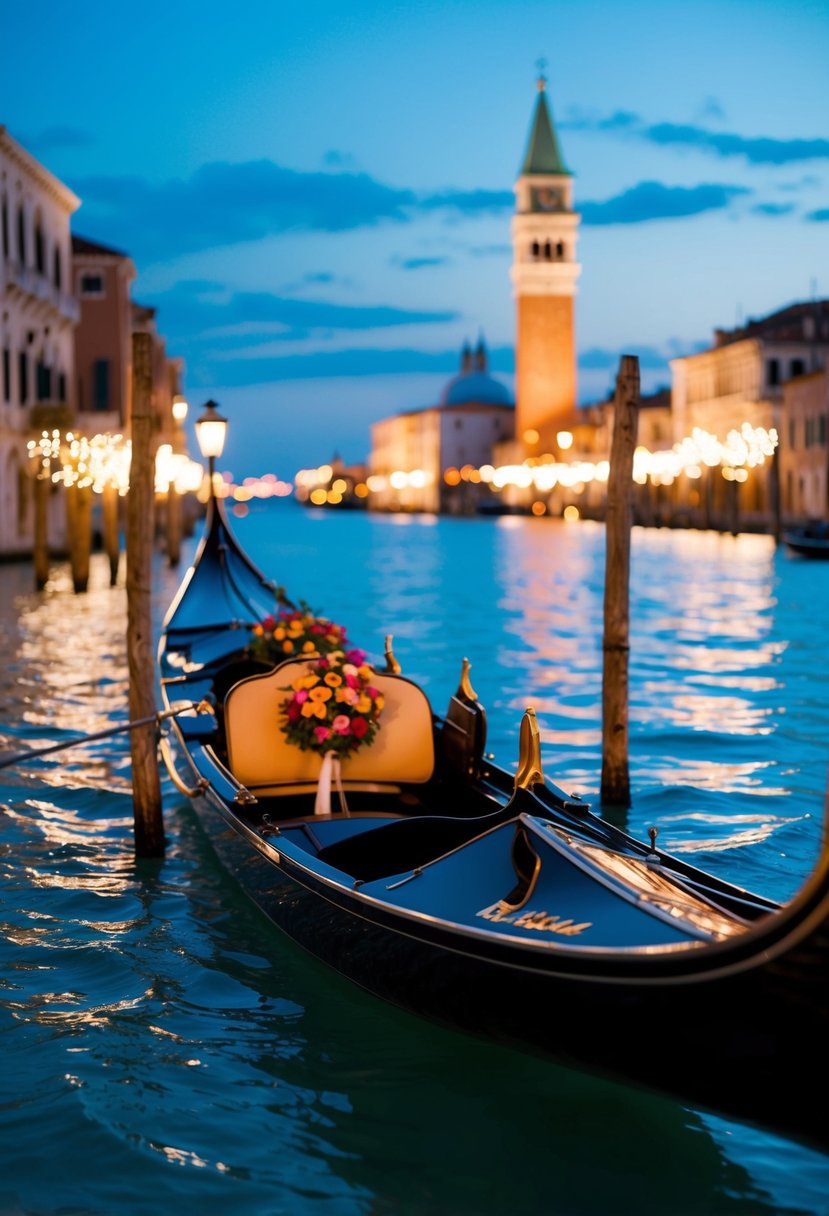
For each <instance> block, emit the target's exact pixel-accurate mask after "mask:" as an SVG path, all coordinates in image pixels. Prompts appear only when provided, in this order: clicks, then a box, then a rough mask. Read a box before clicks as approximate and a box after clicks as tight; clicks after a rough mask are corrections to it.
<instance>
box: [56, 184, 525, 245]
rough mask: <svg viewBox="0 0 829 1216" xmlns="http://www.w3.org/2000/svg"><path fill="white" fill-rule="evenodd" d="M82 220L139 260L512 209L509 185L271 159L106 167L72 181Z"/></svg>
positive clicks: (101, 237)
mask: <svg viewBox="0 0 829 1216" xmlns="http://www.w3.org/2000/svg"><path fill="white" fill-rule="evenodd" d="M72 188H73V189H74V190H75V192H76V193H77V194H78V195H79V196H80V197H81V199H82V200H83V204H82V209H81V214H82V216H83V218H82V220H81V223H82V225H84V226H85V227H86V228H87V229H88V230H89V231H94V232H95V235H96V237H97V239H98V240H103V241H105V242H106V241H111V242H113V243H118V242H120V243H121V244H123V243H124V234H125V233H130V234H131V236H130V238H129V243H130V244H131V245H132V248H131V249H130V253H131V254H132V256H133V257H135V258H136V259H137V260H139V261H140V262H144V261H150V262H153V261H158V260H163V259H168V258H171V257H175V256H177V255H180V254H186V253H194V252H199V251H201V250H204V249H210V248H214V247H216V246H223V245H234V244H239V243H243V242H251V241H259V240H262V239H264V238H265V237H269V236H274V235H279V234H283V233H285V232H292V231H304V232H329V233H335V232H346V231H352V230H354V229H358V228H366V227H372V226H376V225H378V224H383V223H398V224H399V223H410V222H411V221H412V220H413V219H414V218H415V216H416V215H418V214H423V213H424V212H434V211H447V212H453V213H455V214H458V215H466V216H475V215H481V214H491V213H498V212H507V211H509V210H510V209H511V208H512V206H513V203H514V197H513V194H512V191H510V190H501V191H496V190H466V191H463V190H443V191H440V192H438V193H422V194H418V193H416V192H415V191H413V190H409V189H397V188H395V187H393V186H387V185H385V184H384V183H383V182H379V181H377V180H375V179H374V178H372V177H370V176H369V175H368V174H366V173H355V172H317V171H315V172H307V173H306V172H299V171H297V170H294V169H286V168H284V167H283V166H282V165H278V164H275V163H274V162H273V161H270V160H256V161H246V162H244V163H241V164H229V163H227V162H223V161H217V162H214V163H211V164H207V165H203V166H202V167H201V168H200V169H197V170H196V172H195V173H193V174H192V176H191V177H189V178H187V179H177V180H173V181H166V182H150V181H148V180H146V179H144V178H139V177H114V176H107V175H103V174H99V175H95V176H90V177H83V178H79V179H76V180H75V181H73V182H72Z"/></svg>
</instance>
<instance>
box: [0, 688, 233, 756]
mask: <svg viewBox="0 0 829 1216" xmlns="http://www.w3.org/2000/svg"><path fill="white" fill-rule="evenodd" d="M187 709H195V710H196V712H197V713H213V706H212V705H211V704H210V702H209V701H185V702H184V703H183V704H181V705H178V706H176V708H175V709H165V710H161V711H159V713H157V714H151V715H150V716H149V717H148V718H136V719H135V720H134V721H133V722H125V723H124V725H123V726H110V727H108V728H107V729H106V730H98V731H95V732H94V733H93V734H91V735H81V736H80V737H79V738H77V739H66V740H64V741H63V742H61V743H50V744H49V745H48V747H36V748H32V749H31V750H30V751H27V752H13V753H12V754H11V755H5V756H0V768H12V767H13V766H14V765H15V764H21V763H22V762H23V761H25V760H34V759H36V758H37V757H38V756H48V755H49V753H50V752H59V751H63V750H64V748H67V747H77V746H78V744H79V743H92V742H94V741H95V740H96V739H108V738H109V737H110V736H111V735H123V734H126V732H127V731H130V730H136V729H137V728H138V727H139V726H149V725H150V723H151V722H155V723H156V725H159V726H160V725H161V723H162V722H164V721H165V719H167V718H175V717H176V715H177V714H182V713H184V711H185V710H187Z"/></svg>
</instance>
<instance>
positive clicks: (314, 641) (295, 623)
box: [248, 601, 349, 664]
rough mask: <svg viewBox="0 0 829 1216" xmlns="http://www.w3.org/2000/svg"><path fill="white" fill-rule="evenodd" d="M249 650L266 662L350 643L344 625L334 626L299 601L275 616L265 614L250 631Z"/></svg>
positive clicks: (344, 645)
mask: <svg viewBox="0 0 829 1216" xmlns="http://www.w3.org/2000/svg"><path fill="white" fill-rule="evenodd" d="M251 634H252V636H251V641H250V643H249V645H248V650H249V652H250V653H251V654H252V655H253V656H254V658H257V659H262V661H263V662H265V663H273V664H276V663H281V662H283V661H284V660H285V659H290V658H294V657H300V656H303V655H311V654H328V653H329V652H330V651H332V650H345V649H347V648H348V645H349V642H348V639H347V637H346V634H345V629H344V628H343V626H342V625H335V624H334V622H333V621H329V620H328V619H327V618H326V617H324V616H317V614H316V613H315V612H314V611H313V610H312V609H311V608H309V607H308V605H307V604H306V603H304V602H303V601H300V605H299V607H298V608H294V607H293V606H291V607H282V608H280V609H279V611H278V612H277V614H276V616H272V615H269V616H266V617H264V618H263V619H262V620H261V621H259V622H258V623H257V624H256V625H254V626H253V627H252V630H251Z"/></svg>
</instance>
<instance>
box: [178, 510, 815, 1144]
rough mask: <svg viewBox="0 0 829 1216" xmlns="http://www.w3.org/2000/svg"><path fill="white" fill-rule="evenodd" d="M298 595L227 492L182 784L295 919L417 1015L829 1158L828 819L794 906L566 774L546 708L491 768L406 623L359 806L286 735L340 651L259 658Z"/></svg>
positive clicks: (472, 721) (201, 568)
mask: <svg viewBox="0 0 829 1216" xmlns="http://www.w3.org/2000/svg"><path fill="white" fill-rule="evenodd" d="M276 594H277V588H276V587H275V585H274V584H273V583H271V582H269V581H268V580H267V579H266V578H265V577H264V576H263V575H261V574H260V572H259V571H258V570H257V569H256V567H255V566H254V565H253V563H252V562H251V561H250V559H249V558H248V557H247V556H246V555H245V553H244V552H243V551H242V550H241V549H240V547H239V545H238V543H237V542H236V540H235V538H234V537H233V535H232V533H231V532H230V530H229V527H228V524H227V521H226V518H225V515H224V509H223V505H222V503H221V501H220V500H216V499H212V500H211V502H210V506H209V509H208V517H207V521H206V527H205V534H204V537H203V539H202V542H201V546H200V548H199V551H198V553H197V555H196V559H195V562H194V565H193V566H192V567H191V568H190V570H189V571H188V573H187V576H186V578H185V580H184V583H183V584H182V587H181V588H180V590H179V592H178V594H177V596H176V598H175V601H174V603H173V605H172V607H171V608H170V610H169V611H168V613H167V616H166V619H165V622H164V626H163V631H162V639H161V644H160V647H159V676H160V687H161V694H162V697H163V701H164V705H165V709H167V710H170V711H172V712H174V714H175V717H174V719H173V722H172V728H171V737H170V739H167V738H165V739H163V740H162V741H161V751H162V755H163V757H164V760H165V762H166V763H167V766H168V769H169V771H170V776H171V778H172V779H173V781H174V782H175V784H176V786H177V788H178V789H179V790H180V791H182V792H183V793H185V794H186V795H187V796H189V797H190V798H192V800H193V805H194V807H195V808H196V811H197V813H198V815H199V818H200V819H201V821H202V823H203V824H204V826H205V828H206V830H207V831H208V832H209V833H210V835H211V837H212V839H213V841H214V843H215V845H216V849H217V852H218V854H219V856H220V857H221V858H222V859H223V860H224V861H225V862H226V864H228V866H229V868H230V869H231V871H232V872H234V873H235V874H236V875H237V876H238V878H239V880H240V882H241V883H242V884H243V886H244V887H245V888H246V889H247V891H248V892H249V893H250V894H251V895H252V896H253V898H254V899H255V900H256V901H257V902H258V903H259V905H260V906H261V907H262V909H263V910H264V911H265V912H266V913H267V915H268V916H269V917H270V918H271V919H272V920H273V921H274V923H275V924H276V925H278V926H279V927H280V928H281V929H282V930H283V931H284V932H285V933H287V934H288V935H289V936H290V937H291V938H293V939H294V940H295V941H296V942H297V943H299V944H300V945H302V946H304V947H305V948H306V949H307V950H308V951H309V952H310V953H311V954H313V955H316V956H317V957H318V958H320V959H321V960H323V961H324V962H326V963H327V964H329V965H330V966H331V967H333V968H334V969H335V970H336V971H338V972H340V973H341V974H342V975H344V976H346V977H347V978H349V979H350V980H352V981H354V982H355V983H357V984H359V985H361V986H362V987H363V988H365V989H367V990H368V991H369V992H372V993H374V994H375V995H376V996H379V997H382V998H385V999H386V1000H389V1001H391V1002H393V1003H395V1004H397V1005H399V1006H401V1007H403V1008H405V1009H408V1010H410V1011H412V1012H415V1013H418V1014H421V1015H424V1016H426V1017H429V1018H432V1019H434V1020H435V1021H437V1022H442V1023H446V1024H449V1025H452V1026H455V1027H457V1028H459V1029H462V1030H465V1031H468V1032H472V1033H474V1034H476V1035H484V1036H489V1037H491V1038H493V1039H495V1040H497V1041H499V1042H502V1043H507V1044H515V1045H521V1046H524V1047H526V1048H529V1049H531V1050H536V1051H539V1052H541V1053H543V1054H547V1055H551V1056H553V1057H555V1058H557V1059H560V1060H564V1061H566V1062H568V1063H570V1064H573V1065H576V1066H578V1067H581V1068H586V1069H588V1070H595V1071H599V1072H604V1073H607V1074H610V1075H611V1076H615V1077H618V1078H621V1079H624V1080H627V1081H629V1082H632V1083H634V1084H636V1085H643V1086H645V1087H649V1088H651V1089H656V1090H661V1091H663V1092H667V1093H670V1094H673V1095H675V1096H676V1097H678V1098H679V1099H680V1101H684V1102H690V1103H692V1104H694V1105H697V1106H702V1107H705V1108H708V1109H712V1110H714V1111H716V1112H718V1113H720V1114H724V1115H726V1116H730V1117H733V1118H738V1119H743V1120H746V1121H748V1122H750V1123H756V1124H759V1125H760V1126H761V1127H766V1128H768V1129H770V1130H773V1131H777V1132H779V1133H781V1134H784V1135H789V1136H794V1137H796V1138H799V1139H802V1140H804V1141H806V1142H807V1143H810V1144H812V1145H814V1146H815V1147H817V1148H819V1149H821V1150H822V1151H829V1119H827V1100H826V1087H825V1078H826V1076H827V1073H829V1025H828V1023H827V1005H828V1004H829V836H825V843H824V846H823V851H822V854H821V857H820V860H819V862H818V864H817V867H816V869H815V872H814V873H813V874H812V876H811V877H810V878H809V879H808V880H807V882H806V884H805V885H804V887H803V889H802V890H801V891H800V892H799V893H798V894H797V895H796V896H795V898H794V899H792V900H791V902H789V903H786V904H784V905H779V904H776V903H774V902H773V901H771V900H769V899H766V898H764V897H762V896H760V895H756V894H752V893H751V892H749V891H747V890H744V889H743V888H741V887H738V886H735V885H733V884H732V883H729V882H726V881H724V880H723V879H721V878H718V877H716V876H715V875H714V874H710V873H706V872H704V871H702V870H700V869H697V868H696V867H694V866H693V865H690V864H689V863H688V862H686V861H683V860H682V859H680V858H677V857H674V856H671V855H670V854H668V853H666V852H663V851H662V850H661V849H658V848H657V847H656V845H655V839H656V833H655V832H652V838H651V840H650V842H642V841H639V840H636V839H634V838H633V837H631V836H628V835H627V834H626V833H625V832H623V831H621V830H620V829H619V828H617V827H615V826H613V825H612V824H611V823H608V822H605V821H604V820H603V819H601V818H599V817H598V816H596V815H594V814H592V813H591V811H590V809H589V807H588V806H587V805H586V804H585V803H584V802H582V801H581V799H580V798H579V797H578V796H576V795H569V794H567V793H565V792H564V790H562V789H560V788H559V787H558V786H556V785H554V784H553V783H551V782H549V781H547V780H546V779H545V777H544V775H543V773H542V769H541V757H540V735H539V729H538V725H537V723H536V721H535V715H534V713H533V711H532V710H528V711H527V712H526V714H525V716H524V720H523V723H522V728H521V739H520V754H519V763H518V771H517V773H516V774H515V775H514V776H513V775H511V774H510V773H508V772H507V771H506V770H504V769H502V768H500V767H498V766H497V765H495V764H494V763H492V761H491V758H490V757H489V756H488V755H487V754H486V750H485V748H486V717H485V712H484V709H483V707H482V706H481V705H480V704H479V702H478V700H477V698H476V696H475V693H474V691H473V690H472V687H471V685H470V684H469V680H468V672H467V666H468V665H467V664H466V662H465V661H464V664H463V668H462V673H461V682H460V685H459V687H458V691H457V692H456V693H455V695H454V696H452V697H451V698H450V702H449V708H448V710H447V712H446V714H445V715H439V714H434V713H433V712H432V710H431V707H430V705H429V702H428V701H427V699H426V695H425V693H424V692H423V691H422V690H421V689H420V688H419V687H418V686H417V685H416V684H414V683H413V682H412V681H410V680H408V679H406V678H405V677H404V676H402V675H400V674H399V666H398V665H397V663H396V660H394V656H393V654H392V653H391V646H390V640H389V642H388V643H387V665H386V670H385V671H377V672H376V673H373V674H370V676H369V675H365V676H364V677H362V678H365V679H369V678H370V681H371V685H372V686H373V687H372V688H370V689H369V692H370V693H371V695H372V696H373V695H375V694H376V693H377V691H378V690H379V693H380V694H381V695H382V696H383V697H384V698H385V708H384V709H383V717H382V720H381V729H380V730H379V735H378V740H377V742H376V743H374V742H372V740H371V739H370V740H369V742H370V743H371V746H370V747H368V748H367V749H366V754H365V756H364V755H363V753H362V752H358V753H357V754H356V755H355V756H354V757H353V758H346V759H345V760H344V761H343V764H342V774H341V776H342V785H343V787H344V790H345V792H346V793H347V796H348V804H346V802H345V800H344V799H343V802H342V803H341V806H340V808H339V809H338V808H337V806H336V804H332V802H331V801H330V800H329V798H328V795H330V793H332V792H333V783H332V784H331V785H330V786H329V785H328V783H327V780H326V782H325V783H323V780H322V768H321V765H322V759H321V757H319V756H315V755H313V753H310V752H308V751H307V750H300V747H301V745H299V746H298V745H296V744H294V743H292V742H290V741H289V740H288V739H287V737H286V736H285V734H284V732H283V730H282V729H281V728H280V718H281V716H284V715H285V711H284V709H283V705H284V704H285V702H286V701H287V700H288V698H289V696H291V697H294V695H295V698H296V699H298V698H299V697H300V696H302V697H303V702H302V703H303V706H304V703H305V701H306V700H307V701H308V702H309V704H310V701H311V698H313V697H314V696H315V694H319V695H318V700H319V703H320V704H321V705H322V704H323V703H324V702H323V699H326V700H327V699H330V697H331V692H330V691H328V689H327V687H323V686H322V685H321V683H320V676H319V674H316V675H315V674H313V671H312V668H311V666H309V665H311V664H312V663H313V661H314V658H316V659H319V656H318V655H316V656H313V655H312V656H309V655H300V656H299V657H296V656H294V657H293V658H291V659H288V660H287V661H286V662H283V663H281V664H280V665H279V666H276V667H274V668H272V669H270V668H265V669H263V666H262V664H261V663H260V662H256V661H252V659H251V657H250V652H249V647H248V643H249V642H250V639H251V636H252V633H251V631H252V630H254V631H255V630H256V629H259V628H260V625H259V622H260V621H262V618H263V617H265V615H266V614H269V613H270V612H271V611H273V610H274V602H275V596H276ZM274 636H275V635H274ZM349 662H350V660H349ZM327 663H328V660H326V671H328V667H327ZM319 670H320V669H319V668H318V669H317V671H318V672H319ZM343 670H345V668H343ZM360 670H362V669H360ZM355 671H357V669H356V668H353V667H352V669H351V672H349V673H348V675H349V677H350V678H352V679H354V678H356V677H355V676H354V675H353V673H354V672H355ZM329 674H331V673H329ZM357 674H358V675H359V674H360V671H357ZM325 680H326V685H328V684H329V675H326V676H325ZM342 684H343V681H342V680H340V678H339V677H338V676H336V675H334V678H333V681H331V682H330V687H332V688H333V687H338V690H339V691H340V692H341V693H342V694H343V697H346V696H347V692H346V687H345V686H343V687H342V688H339V686H340V685H342ZM348 687H350V688H351V689H352V690H353V688H354V685H353V684H352V685H349V686H348ZM309 688H311V689H312V692H308V691H307V689H309ZM296 689H300V690H301V691H300V692H297V693H296V694H294V693H292V691H291V690H296ZM366 695H367V696H368V694H366ZM340 699H341V698H340V697H338V698H337V701H338V702H339V701H340ZM197 702H198V705H196V703H197ZM343 703H344V704H345V703H350V702H346V701H343ZM314 704H315V705H316V704H317V700H315V701H314ZM379 708H382V706H380V707H379ZM360 712H367V711H366V710H365V709H361V710H360ZM303 713H304V709H303ZM317 729H320V728H317ZM338 729H339V728H338ZM355 733H356V732H355ZM360 737H361V736H360ZM171 742H172V743H173V744H174V750H173V749H172V748H171V746H170V744H171ZM329 776H330V774H329ZM324 785H325V787H326V790H325V792H326V798H324V799H323V801H322V803H321V802H320V801H319V798H320V794H321V793H322V792H323V786H324ZM331 1016H332V1017H336V1009H335V1008H333V1007H332V1014H331ZM401 1050H404V1048H403V1047H402V1045H401ZM438 1097H439V1096H438ZM504 1114H505V1117H507V1118H512V1117H517V1118H519V1119H520V1117H521V1096H520V1094H516V1098H515V1106H514V1108H513V1109H512V1110H509V1111H505V1112H504ZM645 1148H646V1146H645Z"/></svg>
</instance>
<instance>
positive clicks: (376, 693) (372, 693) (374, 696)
mask: <svg viewBox="0 0 829 1216" xmlns="http://www.w3.org/2000/svg"><path fill="white" fill-rule="evenodd" d="M366 692H367V693H368V695H369V696H370V697H371V699H372V701H376V700H377V698H378V697H379V696H380V691H379V689H377V688H372V686H371V685H369V686H368V688H367V689H366Z"/></svg>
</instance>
